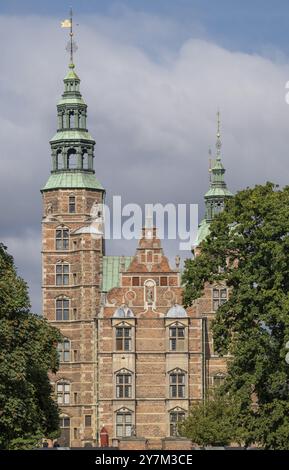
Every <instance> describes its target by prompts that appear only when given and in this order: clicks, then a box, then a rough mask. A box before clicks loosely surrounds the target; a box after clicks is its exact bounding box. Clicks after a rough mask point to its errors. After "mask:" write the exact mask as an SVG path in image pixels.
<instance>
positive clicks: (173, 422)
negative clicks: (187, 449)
mask: <svg viewBox="0 0 289 470" xmlns="http://www.w3.org/2000/svg"><path fill="white" fill-rule="evenodd" d="M185 417H186V413H185V411H184V410H182V409H181V408H175V409H174V410H172V411H170V436H178V435H179V432H178V425H179V423H180V422H181V421H183V420H184V419H185Z"/></svg>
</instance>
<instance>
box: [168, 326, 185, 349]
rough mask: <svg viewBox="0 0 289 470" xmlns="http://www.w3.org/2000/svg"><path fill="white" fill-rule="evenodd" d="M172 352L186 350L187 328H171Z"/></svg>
mask: <svg viewBox="0 0 289 470" xmlns="http://www.w3.org/2000/svg"><path fill="white" fill-rule="evenodd" d="M169 331H170V351H184V349H185V328H184V327H183V326H181V327H180V326H174V327H171V328H170V330H169Z"/></svg>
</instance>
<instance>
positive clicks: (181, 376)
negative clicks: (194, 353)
mask: <svg viewBox="0 0 289 470" xmlns="http://www.w3.org/2000/svg"><path fill="white" fill-rule="evenodd" d="M185 383H186V375H185V373H184V372H183V371H182V370H180V369H176V370H174V371H172V372H171V373H170V398H185Z"/></svg>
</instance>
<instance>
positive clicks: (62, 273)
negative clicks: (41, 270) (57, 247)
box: [55, 263, 69, 286]
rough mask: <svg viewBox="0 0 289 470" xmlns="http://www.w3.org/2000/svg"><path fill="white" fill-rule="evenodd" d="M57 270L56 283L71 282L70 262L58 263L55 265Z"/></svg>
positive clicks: (65, 284)
mask: <svg viewBox="0 0 289 470" xmlns="http://www.w3.org/2000/svg"><path fill="white" fill-rule="evenodd" d="M55 271H56V285H57V286H68V284H69V264H67V263H58V264H57V265H56V267H55Z"/></svg>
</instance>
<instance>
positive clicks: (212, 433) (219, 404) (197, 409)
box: [179, 390, 244, 447]
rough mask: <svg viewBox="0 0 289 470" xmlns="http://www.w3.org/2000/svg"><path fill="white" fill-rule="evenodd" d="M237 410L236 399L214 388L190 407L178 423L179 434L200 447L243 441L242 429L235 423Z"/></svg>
mask: <svg viewBox="0 0 289 470" xmlns="http://www.w3.org/2000/svg"><path fill="white" fill-rule="evenodd" d="M237 410H238V403H236V400H233V399H232V398H231V397H230V396H229V395H223V394H222V393H220V392H219V390H216V391H214V392H212V393H210V394H209V395H208V396H207V398H206V400H205V401H203V402H198V403H195V404H194V405H193V406H192V407H191V409H190V412H189V415H188V417H187V418H186V419H185V420H184V421H182V422H181V423H180V425H179V432H180V435H181V436H186V437H188V438H189V439H191V440H192V441H193V443H194V444H198V445H199V446H201V447H205V446H226V445H229V444H230V443H231V442H232V441H234V442H243V441H244V432H243V429H242V428H238V427H237V426H236V423H235V418H236V414H237Z"/></svg>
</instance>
